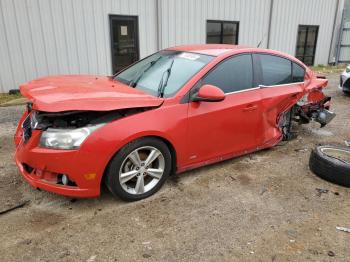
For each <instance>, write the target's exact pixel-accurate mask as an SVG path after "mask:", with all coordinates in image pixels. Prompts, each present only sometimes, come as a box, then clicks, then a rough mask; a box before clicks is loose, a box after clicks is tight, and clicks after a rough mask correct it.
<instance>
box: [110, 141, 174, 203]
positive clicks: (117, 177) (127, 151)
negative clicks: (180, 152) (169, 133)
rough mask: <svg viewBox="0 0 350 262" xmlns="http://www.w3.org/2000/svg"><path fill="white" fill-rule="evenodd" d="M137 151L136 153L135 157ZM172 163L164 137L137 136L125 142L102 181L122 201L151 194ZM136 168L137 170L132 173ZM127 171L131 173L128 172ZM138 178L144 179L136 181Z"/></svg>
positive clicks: (162, 180)
mask: <svg viewBox="0 0 350 262" xmlns="http://www.w3.org/2000/svg"><path fill="white" fill-rule="evenodd" d="M152 152H153V153H152ZM154 152H156V153H154ZM152 154H153V155H152ZM157 154H159V155H158V157H157V158H155V159H154V160H153V162H151V163H150V164H147V160H148V159H152V158H153V157H151V155H152V156H155V155H157ZM137 155H138V157H135V156H137ZM136 159H138V160H136ZM135 160H136V161H135ZM137 163H139V164H137ZM146 165H147V166H146ZM171 165H172V161H171V153H170V151H169V148H168V146H167V145H166V144H165V143H164V142H163V141H161V140H160V139H157V138H153V137H145V138H140V139H137V140H135V141H132V142H130V143H129V144H127V145H125V146H124V147H123V148H122V149H121V150H120V151H119V152H118V153H117V154H116V155H115V156H114V157H113V158H112V160H111V161H110V163H109V165H108V168H107V171H106V177H105V183H106V186H107V188H108V189H109V191H110V192H111V193H112V194H113V195H114V196H116V197H119V198H121V199H123V200H125V201H137V200H141V199H144V198H147V197H149V196H151V195H153V194H154V193H156V192H157V191H158V190H159V189H160V188H161V187H162V185H163V184H164V182H165V180H166V179H167V177H168V176H169V174H170V172H171V170H172V166H171ZM150 170H152V172H150ZM161 170H163V173H162V174H161V176H160V177H159V178H158V179H157V178H156V176H159V174H160V173H161V172H160V171H161ZM135 172H139V173H137V175H135ZM129 173H130V174H131V175H128V174H129ZM151 174H152V175H151ZM129 177H132V178H131V179H129ZM141 177H142V178H141ZM139 180H140V181H143V182H140V183H139ZM123 181H126V182H123ZM147 181H148V184H147ZM140 185H142V186H140Z"/></svg>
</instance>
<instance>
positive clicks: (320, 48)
mask: <svg viewBox="0 0 350 262" xmlns="http://www.w3.org/2000/svg"><path fill="white" fill-rule="evenodd" d="M274 2H275V6H274V10H273V18H272V27H271V38H270V43H271V45H270V48H272V49H276V50H280V51H282V52H286V53H289V54H291V55H295V48H296V41H297V33H298V26H299V25H300V24H306V25H318V26H319V33H318V39H317V47H316V54H315V64H326V63H328V53H329V48H330V45H331V36H332V28H333V19H334V17H333V14H334V12H335V8H336V0H308V1H304V0H294V1H288V0H275V1H274Z"/></svg>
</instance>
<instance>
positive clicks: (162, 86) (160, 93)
mask: <svg viewBox="0 0 350 262" xmlns="http://www.w3.org/2000/svg"><path fill="white" fill-rule="evenodd" d="M174 61H175V59H173V60H172V61H171V63H170V65H169V67H168V68H167V69H166V70H165V71H164V72H163V74H162V77H161V79H160V82H159V85H158V96H159V97H163V96H164V90H165V88H166V86H167V84H168V80H169V77H170V74H171V68H172V67H173V64H174ZM165 74H167V77H166V80H165V81H164V75H165Z"/></svg>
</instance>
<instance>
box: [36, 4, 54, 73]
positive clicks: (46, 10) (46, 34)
mask: <svg viewBox="0 0 350 262" xmlns="http://www.w3.org/2000/svg"><path fill="white" fill-rule="evenodd" d="M50 5H51V3H50V1H47V0H39V16H40V18H41V23H42V30H43V38H42V41H43V42H44V44H45V52H46V57H47V65H48V71H49V74H50V75H53V74H57V73H58V70H59V65H58V59H57V57H58V54H57V53H58V52H59V50H58V49H57V45H56V39H55V34H54V27H53V20H52V14H51V7H50Z"/></svg>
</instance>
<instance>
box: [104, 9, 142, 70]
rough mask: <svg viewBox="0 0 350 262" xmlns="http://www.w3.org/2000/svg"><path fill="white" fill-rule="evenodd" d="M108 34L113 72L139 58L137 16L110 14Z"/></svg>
mask: <svg viewBox="0 0 350 262" xmlns="http://www.w3.org/2000/svg"><path fill="white" fill-rule="evenodd" d="M109 21H110V31H111V32H110V34H111V48H112V50H111V52H112V70H113V74H115V73H116V72H119V71H120V70H122V69H123V68H125V67H126V66H128V65H130V64H132V63H134V62H135V61H137V60H139V38H138V19H137V16H119V15H111V16H110V17H109Z"/></svg>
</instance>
